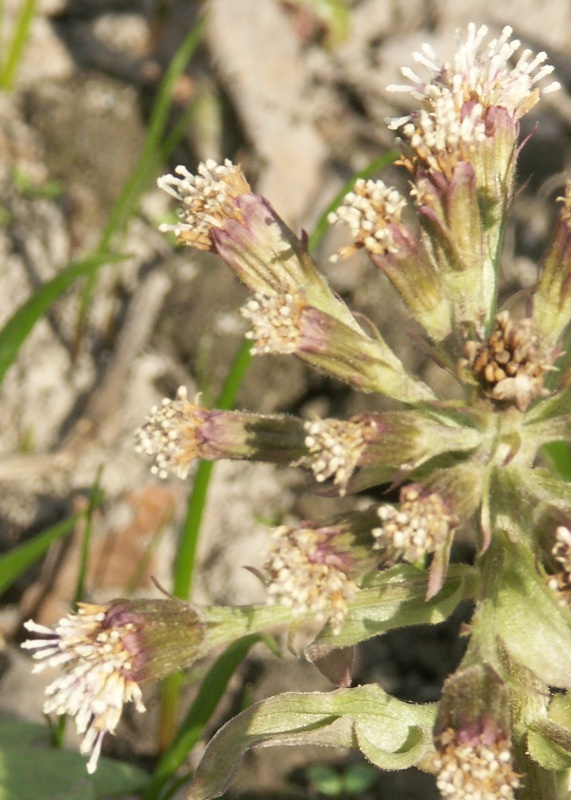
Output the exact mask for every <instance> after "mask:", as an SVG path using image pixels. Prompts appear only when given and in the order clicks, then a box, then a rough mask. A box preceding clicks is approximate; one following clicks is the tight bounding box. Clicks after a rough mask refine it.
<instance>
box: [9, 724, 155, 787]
mask: <svg viewBox="0 0 571 800" xmlns="http://www.w3.org/2000/svg"><path fill="white" fill-rule="evenodd" d="M48 740H49V733H48V731H47V728H46V727H45V726H41V725H32V724H29V723H25V722H16V721H12V720H7V719H3V718H0V800H99V798H101V799H103V798H107V797H116V796H118V795H123V794H126V793H134V792H138V791H140V790H141V789H142V788H143V787H144V786H145V785H146V783H147V782H148V780H149V776H148V775H147V774H146V773H145V772H143V771H142V770H139V769H137V768H136V767H132V766H130V765H128V764H122V763H120V762H118V761H112V760H111V759H108V758H101V759H100V761H99V765H98V768H97V772H96V773H95V774H94V775H88V773H87V771H86V767H85V758H83V756H80V755H79V753H72V752H71V751H69V750H54V749H53V748H51V747H49V744H48Z"/></svg>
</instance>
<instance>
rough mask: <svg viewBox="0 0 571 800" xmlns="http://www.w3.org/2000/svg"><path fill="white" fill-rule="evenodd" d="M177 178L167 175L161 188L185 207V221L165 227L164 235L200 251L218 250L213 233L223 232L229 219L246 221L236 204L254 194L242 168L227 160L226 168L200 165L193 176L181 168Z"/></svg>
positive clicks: (161, 182)
mask: <svg viewBox="0 0 571 800" xmlns="http://www.w3.org/2000/svg"><path fill="white" fill-rule="evenodd" d="M175 171H176V173H177V175H178V176H180V177H176V176H175V175H163V176H162V177H161V178H159V179H158V185H159V187H160V188H161V189H164V190H165V192H168V193H169V194H170V195H172V197H175V198H176V199H177V200H179V201H180V202H181V204H182V209H181V213H180V217H181V221H180V222H178V223H177V224H176V225H167V224H165V225H161V230H162V231H173V233H175V234H176V237H177V238H178V240H179V241H180V242H182V243H183V244H188V245H191V246H192V247H196V248H197V249H198V250H214V249H215V246H214V243H213V239H212V232H213V230H214V229H216V228H221V227H222V225H223V223H224V220H225V219H227V218H230V219H236V220H238V221H240V222H241V221H243V214H242V211H241V210H240V208H239V207H238V205H237V203H236V200H237V198H239V197H240V196H241V195H243V194H247V193H249V192H251V189H250V186H249V184H248V182H247V181H246V179H245V177H244V174H243V172H242V170H241V169H240V167H237V166H235V165H234V164H232V162H231V161H229V160H228V159H226V161H225V162H224V164H217V163H216V162H215V161H212V160H209V161H206V162H204V163H201V164H199V165H198V174H197V175H192V174H191V173H190V172H189V171H188V170H187V169H186V168H185V167H183V166H178V167H177V168H176V170H175Z"/></svg>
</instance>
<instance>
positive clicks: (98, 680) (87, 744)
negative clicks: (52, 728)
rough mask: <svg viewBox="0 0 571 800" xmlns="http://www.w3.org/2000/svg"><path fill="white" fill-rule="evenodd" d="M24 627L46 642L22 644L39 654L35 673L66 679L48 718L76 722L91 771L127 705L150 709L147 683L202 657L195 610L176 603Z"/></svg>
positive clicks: (135, 604) (85, 613) (103, 608)
mask: <svg viewBox="0 0 571 800" xmlns="http://www.w3.org/2000/svg"><path fill="white" fill-rule="evenodd" d="M25 627H26V628H27V630H29V631H30V632H32V633H36V634H39V635H40V636H41V637H42V638H39V639H30V640H28V641H26V642H24V643H23V644H22V647H23V648H25V649H27V650H33V658H34V659H35V660H36V661H37V663H36V665H35V666H34V672H42V671H43V670H44V669H49V668H55V669H57V670H59V671H60V674H59V675H58V676H57V677H56V678H54V680H53V681H52V682H51V683H50V684H49V686H48V687H47V689H46V696H47V699H46V701H45V704H44V713H46V714H51V713H52V712H55V713H56V714H69V715H70V716H73V717H75V724H76V727H77V730H78V732H79V733H80V734H81V735H83V737H84V738H83V741H82V743H81V746H80V751H81V753H83V754H88V753H89V761H88V764H87V770H88V772H90V773H92V772H94V771H95V769H96V767H97V762H98V759H99V755H100V752H101V745H102V742H103V738H104V736H105V734H106V733H113V732H114V731H115V729H116V727H117V725H118V723H119V720H120V718H121V714H122V711H123V706H124V705H125V704H126V703H134V705H135V708H136V709H137V711H141V712H142V711H144V710H145V706H144V703H143V698H142V693H141V688H140V684H141V683H142V682H144V681H146V680H149V679H152V678H154V679H156V678H160V677H163V676H164V675H166V674H168V672H169V671H172V664H173V659H174V663H175V664H178V665H180V667H181V668H182V667H183V666H187V665H188V664H189V663H190V662H191V661H194V660H195V659H196V658H197V657H198V655H199V654H200V651H201V643H202V632H201V625H200V622H199V620H198V618H197V615H196V612H194V611H193V610H192V609H191V608H190V606H187V605H184V604H183V603H180V602H178V601H174V600H163V601H153V600H141V601H127V600H114V601H112V602H111V603H108V604H106V605H93V604H88V603H81V604H80V605H79V608H78V611H77V613H73V614H69V615H68V616H67V617H64V618H63V619H62V620H60V621H59V622H58V624H57V625H56V626H55V628H54V629H53V630H52V629H51V628H48V627H46V626H45V625H38V624H37V623H35V622H33V621H32V620H29V621H28V622H26V623H25Z"/></svg>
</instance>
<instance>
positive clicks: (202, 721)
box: [143, 633, 264, 800]
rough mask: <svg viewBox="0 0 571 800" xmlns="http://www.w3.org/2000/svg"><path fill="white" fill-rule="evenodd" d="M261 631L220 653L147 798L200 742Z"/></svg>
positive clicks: (146, 798)
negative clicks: (231, 679)
mask: <svg viewBox="0 0 571 800" xmlns="http://www.w3.org/2000/svg"><path fill="white" fill-rule="evenodd" d="M263 638H264V637H263V636H261V635H260V634H257V633H256V634H250V635H248V636H244V637H242V638H241V639H238V640H237V641H235V642H233V643H232V644H231V645H230V646H229V647H227V648H226V650H225V651H224V652H223V653H222V655H220V656H219V657H218V658H217V660H216V661H215V662H214V664H213V665H212V667H211V668H210V669H209V671H208V673H207V674H206V677H205V678H204V680H203V681H202V684H201V686H200V691H199V692H198V695H197V696H196V698H195V700H194V702H193V704H192V706H191V707H190V709H189V711H188V713H187V715H186V717H185V719H184V721H183V722H182V724H181V726H180V728H179V730H178V732H177V735H176V737H175V739H174V740H173V742H172V744H171V745H170V747H169V748H168V749H167V750H166V751H165V753H164V754H163V756H162V758H161V760H160V761H159V763H158V764H157V767H156V769H155V772H154V776H153V780H152V781H151V783H150V784H149V786H148V787H147V789H146V791H145V792H144V794H143V800H155V799H156V798H157V797H158V796H159V793H160V791H161V789H162V788H163V786H164V785H165V784H166V783H167V781H169V780H170V779H171V777H172V776H173V775H174V773H175V772H176V771H177V769H178V768H179V767H180V766H181V765H182V763H183V762H184V759H185V758H186V756H187V755H188V753H189V752H190V750H191V749H192V748H193V747H194V745H195V744H196V743H197V742H198V740H199V739H200V737H201V736H202V733H203V731H204V728H205V727H206V725H207V724H208V721H209V719H210V717H211V716H212V714H213V712H214V710H215V709H216V706H217V705H218V703H219V701H220V698H221V697H222V695H223V694H224V692H225V690H226V686H227V685H228V681H229V680H230V678H231V677H232V675H233V674H234V672H235V671H236V669H237V668H238V667H239V665H240V664H241V663H242V661H243V660H244V658H245V657H246V655H247V654H248V652H249V650H250V648H251V647H252V646H253V645H254V644H256V643H257V642H259V641H262V640H263Z"/></svg>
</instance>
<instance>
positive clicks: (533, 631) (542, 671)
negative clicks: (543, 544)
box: [490, 542, 571, 688]
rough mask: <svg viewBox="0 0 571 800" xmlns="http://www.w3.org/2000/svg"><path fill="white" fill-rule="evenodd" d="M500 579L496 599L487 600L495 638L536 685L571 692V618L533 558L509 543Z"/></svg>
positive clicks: (520, 548) (570, 614)
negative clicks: (528, 673) (535, 677)
mask: <svg viewBox="0 0 571 800" xmlns="http://www.w3.org/2000/svg"><path fill="white" fill-rule="evenodd" d="M498 576H499V585H498V589H497V594H496V597H495V598H494V599H493V600H492V599H490V603H493V604H494V606H495V607H494V611H493V612H492V613H493V616H494V620H495V621H494V626H495V634H496V635H497V636H499V637H500V638H501V639H502V640H503V643H504V645H505V647H506V649H507V651H508V653H509V654H510V656H511V657H512V658H513V659H514V660H516V661H518V662H519V663H520V664H523V665H524V666H525V667H527V669H529V670H531V672H533V673H534V674H535V675H536V676H537V677H538V678H539V680H540V681H542V682H543V683H546V684H549V685H550V686H557V687H560V688H568V687H571V662H570V659H569V654H570V653H571V612H569V610H567V609H565V608H562V607H561V606H559V605H558V604H557V600H556V598H555V595H554V594H553V592H551V590H550V589H549V588H548V586H547V585H546V582H545V580H544V578H543V577H542V576H541V575H540V574H539V573H538V572H537V568H536V564H535V560H534V554H533V553H532V552H531V550H529V549H528V548H527V547H525V546H522V545H520V544H518V543H515V542H510V543H509V552H508V553H507V555H506V557H505V559H504V564H503V567H502V569H501V574H500V573H498Z"/></svg>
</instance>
